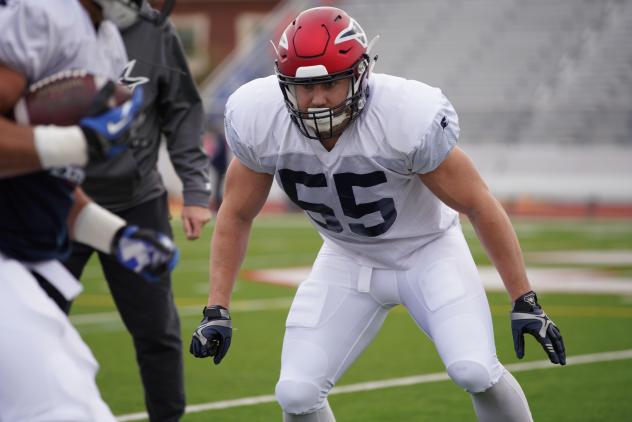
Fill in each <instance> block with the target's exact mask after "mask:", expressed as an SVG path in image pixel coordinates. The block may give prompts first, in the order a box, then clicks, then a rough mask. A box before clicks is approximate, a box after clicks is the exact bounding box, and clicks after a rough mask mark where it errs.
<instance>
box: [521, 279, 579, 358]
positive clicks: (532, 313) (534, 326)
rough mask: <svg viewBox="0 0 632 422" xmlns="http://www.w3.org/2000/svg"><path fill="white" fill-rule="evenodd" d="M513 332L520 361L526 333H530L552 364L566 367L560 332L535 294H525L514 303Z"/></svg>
mask: <svg viewBox="0 0 632 422" xmlns="http://www.w3.org/2000/svg"><path fill="white" fill-rule="evenodd" d="M511 332H512V334H513V340H514V349H515V351H516V356H518V359H522V358H523V357H524V333H529V334H531V335H532V336H533V337H535V338H536V340H537V341H538V342H539V343H540V344H541V345H542V347H543V348H544V351H545V352H546V354H547V355H548V356H549V359H550V360H551V362H553V363H556V364H560V365H566V351H565V349H564V341H563V340H562V335H561V334H560V330H559V329H558V328H557V326H556V325H555V324H554V323H553V321H551V320H550V319H549V317H548V316H547V315H546V313H544V311H543V310H542V308H541V307H540V305H539V304H538V297H537V296H536V294H535V292H533V291H531V292H528V293H525V294H523V295H522V296H520V297H519V298H518V299H517V300H516V301H515V302H514V305H513V309H512V311H511Z"/></svg>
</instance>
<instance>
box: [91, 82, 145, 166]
mask: <svg viewBox="0 0 632 422" xmlns="http://www.w3.org/2000/svg"><path fill="white" fill-rule="evenodd" d="M113 91H114V82H112V81H110V82H108V83H107V84H106V86H105V87H104V88H102V90H101V91H100V92H99V94H98V96H97V99H95V101H94V104H93V108H94V109H93V110H92V109H91V110H90V111H89V112H88V113H89V116H88V117H84V118H83V119H81V120H80V121H79V127H80V128H81V130H82V131H83V135H84V136H85V138H86V142H87V143H88V160H89V161H90V162H93V161H100V160H106V159H109V158H112V157H114V156H115V155H117V154H120V153H121V152H123V151H124V150H125V149H126V148H127V141H128V139H127V136H125V135H126V134H127V131H128V130H129V128H130V127H131V125H132V122H133V121H134V119H135V118H136V116H137V115H138V113H139V111H140V109H141V106H142V104H143V88H142V87H141V86H138V87H136V89H134V93H133V94H132V98H131V99H129V100H128V101H126V102H125V103H123V104H122V105H120V106H118V107H114V108H105V109H104V107H103V104H102V103H103V101H104V100H103V101H102V100H99V97H103V98H104V99H107V98H110V95H111V93H112V92H113Z"/></svg>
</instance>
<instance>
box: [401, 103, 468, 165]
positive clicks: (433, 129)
mask: <svg viewBox="0 0 632 422" xmlns="http://www.w3.org/2000/svg"><path fill="white" fill-rule="evenodd" d="M459 130H460V129H459V121H458V117H457V114H456V111H455V110H454V107H452V104H450V101H448V99H447V98H446V97H445V96H444V95H443V94H441V96H440V98H439V107H438V110H437V112H436V114H435V115H434V118H433V119H432V122H431V123H430V125H429V126H428V129H427V131H426V133H425V134H424V135H423V137H422V138H421V140H420V142H419V144H418V145H417V146H416V147H415V148H414V149H413V150H412V152H410V154H409V155H408V158H409V162H410V166H411V169H412V171H413V172H414V173H429V172H431V171H433V170H434V169H436V168H437V167H438V166H439V165H440V164H441V163H442V162H443V160H445V159H446V158H447V156H448V154H449V153H450V151H452V148H454V146H455V145H456V143H457V140H458V137H459Z"/></svg>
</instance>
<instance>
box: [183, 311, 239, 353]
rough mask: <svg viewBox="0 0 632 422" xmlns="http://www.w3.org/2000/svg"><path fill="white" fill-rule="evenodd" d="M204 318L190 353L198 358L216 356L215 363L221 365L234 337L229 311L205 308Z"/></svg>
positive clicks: (197, 330) (193, 340)
mask: <svg viewBox="0 0 632 422" xmlns="http://www.w3.org/2000/svg"><path fill="white" fill-rule="evenodd" d="M202 315H204V318H203V319H202V322H200V325H199V326H198V327H197V329H196V330H195V331H194V332H193V338H192V339H191V347H190V348H189V351H190V352H191V354H192V355H193V356H195V357H196V358H205V357H208V356H214V358H213V362H215V365H217V364H219V363H220V362H221V361H222V359H223V358H224V356H226V352H228V348H229V347H230V340H231V338H232V335H233V324H232V321H231V319H230V313H229V312H228V309H226V308H224V307H223V306H219V305H213V306H210V307H206V306H205V307H204V310H203V311H202Z"/></svg>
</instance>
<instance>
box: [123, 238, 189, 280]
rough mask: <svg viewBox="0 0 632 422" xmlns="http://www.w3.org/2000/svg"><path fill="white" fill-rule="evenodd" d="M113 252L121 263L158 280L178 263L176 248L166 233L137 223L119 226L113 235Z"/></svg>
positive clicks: (147, 277)
mask: <svg viewBox="0 0 632 422" xmlns="http://www.w3.org/2000/svg"><path fill="white" fill-rule="evenodd" d="M112 253H113V254H114V255H115V256H116V259H118V261H119V262H120V264H121V265H122V266H124V267H125V268H128V269H130V270H132V271H134V272H135V273H138V274H140V275H142V276H143V277H144V278H145V279H146V280H147V281H159V280H160V277H162V276H163V275H166V274H168V273H169V272H171V270H173V269H174V267H175V266H176V264H177V263H178V256H179V254H178V248H177V247H176V245H175V244H174V243H173V241H172V240H171V239H169V237H167V236H166V235H164V234H162V233H159V232H156V231H154V230H147V229H139V228H138V227H137V226H124V227H121V228H120V229H119V230H118V231H117V232H116V234H115V235H114V239H112Z"/></svg>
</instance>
